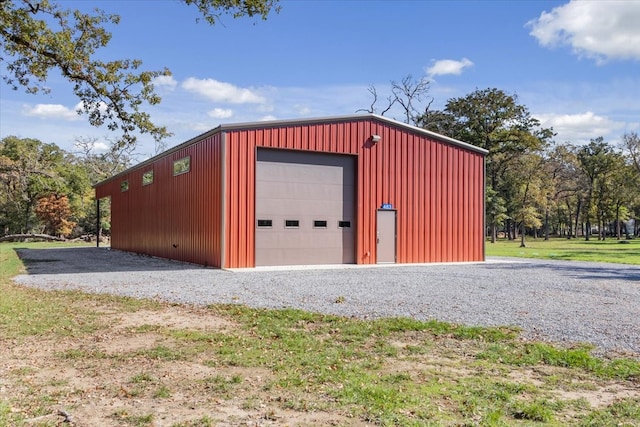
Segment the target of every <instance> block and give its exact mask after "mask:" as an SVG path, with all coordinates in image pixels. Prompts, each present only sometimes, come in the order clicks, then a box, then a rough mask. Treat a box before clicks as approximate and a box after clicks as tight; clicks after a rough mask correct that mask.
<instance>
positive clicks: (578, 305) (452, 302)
mask: <svg viewBox="0 0 640 427" xmlns="http://www.w3.org/2000/svg"><path fill="white" fill-rule="evenodd" d="M18 252H19V255H20V257H21V258H22V259H23V260H24V261H25V263H26V265H27V268H28V274H25V275H20V276H18V277H16V279H15V280H16V282H17V283H20V284H23V285H27V286H33V287H38V288H42V289H79V290H83V291H87V292H100V293H112V294H119V295H126V296H131V297H139V298H157V299H161V300H165V301H172V302H178V303H189V304H215V303H235V304H246V305H248V306H252V307H268V308H283V307H292V308H300V309H303V310H308V311H314V312H322V313H331V314H337V315H343V316H354V317H359V318H376V317H383V316H409V317H414V318H416V319H438V320H443V321H448V322H456V323H463V324H467V325H482V326H491V325H517V326H519V327H521V328H522V329H523V335H524V336H525V337H526V338H534V339H541V340H546V341H554V342H560V343H572V342H589V343H592V344H594V345H596V346H597V350H598V353H603V352H610V351H615V352H624V353H632V354H633V356H634V357H640V267H638V266H629V265H618V264H598V263H587V262H563V261H540V260H526V259H507V258H502V259H500V258H491V259H489V260H488V261H487V262H485V263H466V264H431V265H394V266H385V267H375V266H374V267H366V268H365V267H358V266H348V267H342V266H341V267H337V268H323V269H310V268H307V269H295V270H282V269H280V270H278V269H248V270H239V271H238V270H236V271H225V270H216V269H210V268H203V267H199V266H194V265H190V264H183V263H178V262H173V261H166V260H161V259H156V258H150V257H146V256H140V255H135V254H130V253H125V252H120V251H112V250H109V249H106V248H65V249H20V250H19V251H18Z"/></svg>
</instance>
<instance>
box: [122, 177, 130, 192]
mask: <svg viewBox="0 0 640 427" xmlns="http://www.w3.org/2000/svg"><path fill="white" fill-rule="evenodd" d="M120 191H123V192H124V191H129V180H128V179H127V180H124V181H122V182H121V183H120Z"/></svg>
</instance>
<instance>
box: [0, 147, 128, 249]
mask: <svg viewBox="0 0 640 427" xmlns="http://www.w3.org/2000/svg"><path fill="white" fill-rule="evenodd" d="M95 143H96V140H95V139H90V138H85V139H78V140H77V141H76V146H77V147H78V152H77V153H69V152H66V151H65V150H62V149H61V148H60V147H58V146H57V145H56V144H53V143H43V142H41V141H39V140H37V139H31V138H18V137H15V136H8V137H6V138H3V139H2V140H0V236H2V235H8V234H48V235H51V236H64V237H78V236H82V235H87V234H95V230H96V227H97V211H96V209H97V208H96V203H95V201H94V191H93V188H92V184H95V183H97V182H99V181H101V180H103V179H106V178H108V177H110V176H112V175H114V174H116V173H118V172H121V171H123V170H124V169H126V168H127V167H129V166H131V165H132V164H133V162H134V159H135V156H134V154H133V152H132V147H129V146H125V147H121V148H118V147H117V146H116V145H112V148H111V149H110V150H108V151H106V152H96V150H95V148H94V147H95ZM101 211H102V212H101V220H102V223H101V224H100V226H101V228H102V229H103V230H104V232H105V233H108V232H109V230H110V224H109V216H110V207H109V205H108V203H103V204H101Z"/></svg>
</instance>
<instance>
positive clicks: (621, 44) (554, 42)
mask: <svg viewBox="0 0 640 427" xmlns="http://www.w3.org/2000/svg"><path fill="white" fill-rule="evenodd" d="M527 26H528V27H530V28H531V33H530V34H531V35H532V36H533V37H535V38H536V39H537V40H538V42H539V43H540V44H541V45H542V46H545V47H555V46H562V45H567V46H570V47H571V48H572V49H573V51H574V52H575V53H576V54H578V55H581V56H585V57H588V58H592V59H595V60H596V61H598V62H600V63H602V62H603V61H605V60H610V59H635V60H640V3H638V2H637V1H634V0H628V1H576V0H572V1H571V2H569V3H567V4H565V5H562V6H559V7H556V8H554V9H552V10H551V11H550V12H546V11H545V12H542V13H541V15H540V16H539V17H538V18H536V19H533V20H531V21H529V22H528V24H527Z"/></svg>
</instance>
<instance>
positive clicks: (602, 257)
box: [485, 238, 640, 265]
mask: <svg viewBox="0 0 640 427" xmlns="http://www.w3.org/2000/svg"><path fill="white" fill-rule="evenodd" d="M620 242H625V243H620ZM526 245H527V246H526V247H525V248H521V247H520V240H519V239H518V240H512V241H509V240H502V239H501V240H499V241H497V242H496V243H491V242H489V241H487V243H486V245H485V248H486V254H487V256H506V257H521V258H542V259H560V260H567V261H568V260H571V261H594V262H612V263H618V264H635V265H640V239H633V240H620V241H619V240H616V239H607V240H604V241H598V240H595V239H594V238H592V239H591V240H589V241H588V242H587V241H585V240H584V239H583V238H580V239H571V240H569V239H559V238H552V239H549V240H547V241H545V240H544V239H542V238H539V239H533V238H527V241H526Z"/></svg>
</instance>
